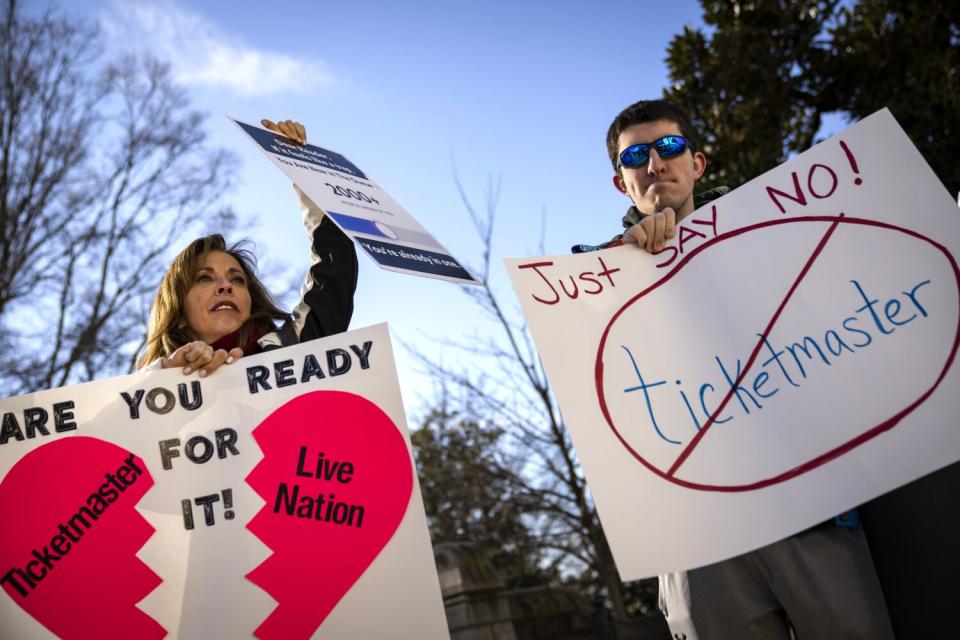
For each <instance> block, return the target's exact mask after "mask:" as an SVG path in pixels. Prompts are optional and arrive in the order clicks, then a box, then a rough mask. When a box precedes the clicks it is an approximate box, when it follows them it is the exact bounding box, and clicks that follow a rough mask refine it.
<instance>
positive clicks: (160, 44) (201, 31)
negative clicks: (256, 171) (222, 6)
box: [100, 0, 335, 96]
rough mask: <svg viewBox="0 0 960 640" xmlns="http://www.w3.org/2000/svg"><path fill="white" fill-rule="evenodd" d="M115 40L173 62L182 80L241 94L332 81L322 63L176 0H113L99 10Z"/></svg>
mask: <svg viewBox="0 0 960 640" xmlns="http://www.w3.org/2000/svg"><path fill="white" fill-rule="evenodd" d="M100 28H101V29H102V30H103V32H104V34H105V35H106V36H107V38H108V39H109V41H110V43H111V45H112V46H113V47H117V48H123V49H135V50H143V49H146V50H147V51H149V52H151V53H153V54H154V55H155V56H157V57H158V58H160V59H161V60H164V61H166V62H169V63H170V65H171V67H172V70H173V73H174V76H175V77H176V79H177V81H178V82H180V83H182V84H185V85H188V86H199V87H208V88H215V89H228V90H230V91H233V92H234V93H236V94H239V95H242V96H260V95H269V94H274V93H281V92H285V91H293V92H301V93H302V92H307V91H310V90H311V89H314V88H316V87H320V86H326V85H330V84H332V83H333V82H334V81H335V79H334V77H333V75H332V74H331V73H330V72H329V71H327V70H326V69H325V68H324V65H323V63H322V62H318V61H316V60H312V59H310V60H307V59H304V58H297V57H294V56H290V55H287V54H284V53H277V52H274V51H266V50H262V49H256V48H254V47H252V46H250V45H248V44H246V43H244V42H243V40H242V39H241V38H239V37H237V36H234V35H231V34H228V33H224V32H223V31H222V30H221V29H220V28H219V27H218V26H217V25H216V24H214V23H213V22H212V21H210V20H209V19H208V18H206V17H205V16H202V15H200V14H197V13H192V12H190V11H188V10H187V9H184V8H183V7H180V6H178V5H177V4H175V3H173V2H130V0H114V2H113V3H112V4H111V5H110V7H109V8H108V9H106V10H104V11H103V12H101V14H100Z"/></svg>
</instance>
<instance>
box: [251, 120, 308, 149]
mask: <svg viewBox="0 0 960 640" xmlns="http://www.w3.org/2000/svg"><path fill="white" fill-rule="evenodd" d="M260 124H262V125H263V126H265V127H266V128H267V129H270V131H276V132H277V133H279V134H281V135H284V136H286V137H288V138H290V139H291V140H292V141H294V142H296V143H297V144H307V130H306V129H304V127H303V125H302V124H300V123H299V122H296V121H295V120H281V121H280V122H277V123H273V122H271V121H270V120H267V119H266V118H264V119H263V120H261V121H260Z"/></svg>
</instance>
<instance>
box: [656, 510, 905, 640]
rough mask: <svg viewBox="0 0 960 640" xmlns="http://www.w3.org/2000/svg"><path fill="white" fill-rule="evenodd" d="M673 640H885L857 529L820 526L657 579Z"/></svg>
mask: <svg viewBox="0 0 960 640" xmlns="http://www.w3.org/2000/svg"><path fill="white" fill-rule="evenodd" d="M660 609H661V611H663V615H664V616H665V617H666V619H667V624H668V625H669V626H670V633H671V634H672V636H673V637H674V638H675V640H728V639H732V640H786V639H788V638H790V634H789V631H788V622H787V620H788V619H789V621H790V624H792V625H793V628H794V630H795V631H796V634H797V640H821V639H823V640H844V639H851V640H853V639H856V640H868V639H869V640H874V639H876V640H891V639H892V638H893V630H892V629H891V626H890V618H889V615H888V614H887V608H886V605H885V603H884V601H883V593H882V592H881V591H880V583H879V581H878V580H877V573H876V570H875V569H874V566H873V559H872V558H871V557H870V549H869V548H868V547H867V541H866V538H864V535H863V530H862V529H861V528H860V527H859V526H858V527H855V528H852V527H841V526H835V525H825V526H820V527H816V528H814V529H810V530H808V531H804V532H802V533H799V534H797V535H795V536H792V537H790V538H787V539H786V540H781V541H780V542H776V543H774V544H771V545H769V546H766V547H763V548H761V549H757V550H756V551H751V552H750V553H746V554H744V555H742V556H738V557H736V558H731V559H729V560H724V561H723V562H718V563H717V564H712V565H709V566H706V567H701V568H699V569H693V570H691V571H685V572H680V573H670V574H666V575H663V576H660Z"/></svg>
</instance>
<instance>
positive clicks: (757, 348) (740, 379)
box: [666, 213, 844, 478]
mask: <svg viewBox="0 0 960 640" xmlns="http://www.w3.org/2000/svg"><path fill="white" fill-rule="evenodd" d="M843 217H844V214H843V213H841V214H840V215H839V216H837V218H836V219H835V220H834V221H833V224H831V225H830V228H829V229H827V232H826V233H825V234H824V235H823V238H821V239H820V243H819V244H817V247H816V249H814V250H813V253H812V254H810V257H809V258H808V259H807V263H806V264H805V265H803V269H802V270H801V271H800V275H798V276H797V278H796V280H794V281H793V285H792V286H791V287H790V290H789V291H788V292H787V295H786V296H785V297H784V299H783V301H782V302H780V305H779V306H778V307H777V311H776V312H775V313H774V314H773V317H772V318H771V319H770V322H769V323H767V328H766V329H764V330H763V332H762V333H761V334H760V340H759V341H758V342H757V345H756V346H755V347H754V348H753V352H752V353H751V354H750V357H749V358H747V362H746V364H745V365H744V367H743V370H742V371H741V372H740V375H739V376H737V379H736V380H735V381H734V383H733V384H732V385H730V391H728V392H727V395H726V396H724V398H723V401H722V402H721V403H720V406H718V407H717V410H716V411H714V412H713V414H711V416H710V419H709V420H707V423H706V424H705V425H704V426H703V428H702V429H701V430H700V432H699V433H697V435H696V436H694V438H693V440H691V441H690V444H688V445H687V446H686V448H684V450H683V452H681V453H680V455H679V456H678V457H677V459H676V461H675V462H674V463H673V466H671V467H670V469H669V471H667V476H666V477H667V478H672V477H673V476H674V474H676V472H677V469H679V468H680V465H682V464H683V463H684V462H685V461H686V459H687V458H688V457H690V454H691V453H693V450H694V449H696V448H697V445H698V444H700V441H701V440H702V439H703V436H705V435H707V431H709V430H710V427H712V426H713V425H714V423H715V421H716V418H717V416H719V415H720V414H721V413H723V410H724V409H725V408H726V406H727V403H729V402H730V400H731V399H732V398H733V394H734V393H735V392H736V388H737V387H739V386H740V383H741V382H743V379H744V378H746V377H747V373H748V372H749V371H750V368H751V367H753V363H754V362H756V360H757V356H758V355H759V354H760V349H761V348H762V347H763V343H764V341H765V340H766V339H767V336H768V335H769V334H770V331H772V330H773V326H774V325H775V324H776V323H777V320H779V319H780V314H781V313H782V312H783V309H784V307H786V306H787V303H788V302H789V301H790V298H792V297H793V292H794V291H796V290H797V287H799V286H800V283H801V282H802V281H803V279H804V278H806V277H807V273H808V272H809V271H810V268H811V267H812V266H813V263H814V262H815V261H816V259H817V257H818V256H819V255H820V253H821V252H822V251H823V249H824V247H826V246H827V241H828V240H830V236H832V235H833V232H834V231H835V230H836V228H837V225H839V224H840V222H841V221H842V220H843Z"/></svg>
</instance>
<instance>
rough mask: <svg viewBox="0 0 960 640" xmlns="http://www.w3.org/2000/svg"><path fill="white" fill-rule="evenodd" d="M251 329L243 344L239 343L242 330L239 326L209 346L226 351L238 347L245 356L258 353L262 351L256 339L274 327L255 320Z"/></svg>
mask: <svg viewBox="0 0 960 640" xmlns="http://www.w3.org/2000/svg"><path fill="white" fill-rule="evenodd" d="M251 329H253V331H251V332H250V336H249V337H248V338H247V341H246V343H244V344H240V331H241V330H242V327H241V329H237V330H236V331H234V332H233V333H228V334H227V335H225V336H223V337H222V338H220V339H219V340H217V341H215V342H214V343H213V344H211V345H210V346H211V347H213V350H214V351H216V350H218V349H223V350H224V351H226V352H228V353H229V352H230V350H231V349H233V348H235V347H240V348H241V349H242V350H243V355H245V356H250V355H253V354H255V353H260V352H261V351H263V348H262V347H261V346H260V343H259V342H257V340H259V339H260V338H262V337H263V336H265V335H266V334H267V333H269V332H270V331H273V330H274V327H273V325H272V324H271V323H269V322H263V321H256V322H255V323H254V324H253V325H252V326H251Z"/></svg>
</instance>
